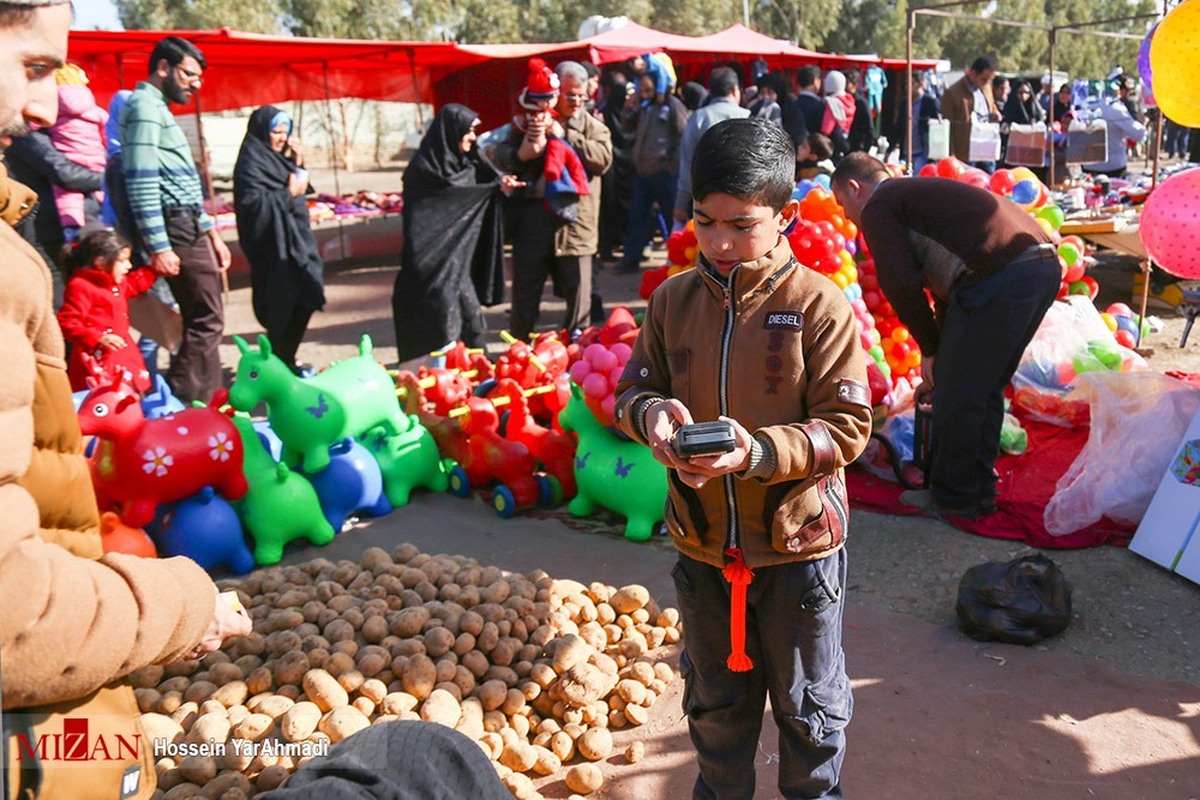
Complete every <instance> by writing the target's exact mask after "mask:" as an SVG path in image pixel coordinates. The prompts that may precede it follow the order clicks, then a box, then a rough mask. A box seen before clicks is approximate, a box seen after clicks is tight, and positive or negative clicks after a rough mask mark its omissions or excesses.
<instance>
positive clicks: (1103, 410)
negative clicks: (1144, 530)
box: [1044, 371, 1200, 536]
mask: <svg viewBox="0 0 1200 800" xmlns="http://www.w3.org/2000/svg"><path fill="white" fill-rule="evenodd" d="M1070 397H1071V398H1072V399H1080V400H1084V401H1086V402H1087V403H1088V405H1089V406H1090V407H1091V416H1092V427H1091V431H1090V433H1089V434H1088V440H1087V444H1085V445H1084V446H1083V449H1082V450H1080V451H1079V455H1078V456H1077V457H1076V458H1075V462H1074V463H1073V464H1071V467H1070V469H1068V470H1067V471H1066V473H1065V474H1064V475H1063V476H1062V478H1060V479H1059V481H1058V486H1057V487H1056V489H1055V492H1054V497H1052V498H1051V499H1050V503H1049V504H1048V505H1047V506H1046V512H1045V515H1044V517H1045V522H1046V530H1047V531H1049V532H1050V533H1051V534H1052V535H1054V536H1065V535H1066V534H1068V533H1073V532H1075V531H1077V530H1080V529H1082V528H1086V527H1087V526H1088V525H1091V524H1093V523H1096V522H1098V521H1099V520H1100V518H1101V517H1108V518H1109V519H1112V520H1115V521H1116V522H1122V523H1126V524H1129V525H1136V524H1137V523H1138V522H1140V521H1141V519H1142V516H1143V515H1144V514H1145V513H1146V509H1147V508H1148V507H1149V506H1150V500H1151V499H1152V498H1153V497H1154V492H1155V490H1156V489H1157V488H1158V484H1159V481H1161V480H1162V476H1163V472H1164V471H1165V470H1166V469H1167V467H1169V466H1170V464H1171V459H1172V458H1173V457H1174V455H1175V451H1176V449H1177V448H1178V446H1179V439H1180V437H1182V436H1183V434H1184V432H1185V431H1186V430H1187V427H1188V423H1189V422H1191V419H1192V417H1193V416H1194V415H1195V413H1196V409H1197V408H1200V389H1197V388H1195V387H1193V386H1189V385H1188V384H1186V383H1184V382H1183V381H1179V380H1176V379H1174V378H1168V377H1167V376H1166V375H1163V374H1162V373H1159V372H1151V371H1145V372H1089V373H1086V374H1084V375H1080V376H1079V377H1078V378H1077V379H1076V381H1075V384H1074V387H1073V391H1072V392H1071V395H1070Z"/></svg>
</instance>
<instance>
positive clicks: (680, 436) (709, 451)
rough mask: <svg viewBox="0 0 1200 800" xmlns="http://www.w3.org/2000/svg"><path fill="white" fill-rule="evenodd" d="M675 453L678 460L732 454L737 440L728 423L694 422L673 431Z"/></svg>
mask: <svg viewBox="0 0 1200 800" xmlns="http://www.w3.org/2000/svg"><path fill="white" fill-rule="evenodd" d="M673 442H674V445H675V453H676V455H678V456H679V457H680V458H692V457H693V456H716V455H720V454H721V453H730V452H733V449H734V448H735V447H737V439H736V438H735V437H734V435H733V426H732V425H730V424H729V423H728V422H721V421H717V422H696V423H693V424H691V425H684V426H682V427H680V428H679V430H677V431H675V439H674V440H673Z"/></svg>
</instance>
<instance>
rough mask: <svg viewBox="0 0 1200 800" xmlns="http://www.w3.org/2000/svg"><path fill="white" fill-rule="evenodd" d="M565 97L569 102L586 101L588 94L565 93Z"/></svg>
mask: <svg viewBox="0 0 1200 800" xmlns="http://www.w3.org/2000/svg"><path fill="white" fill-rule="evenodd" d="M563 98H564V99H565V100H566V101H567V102H568V103H586V102H587V99H588V96H587V95H586V94H564V95H563Z"/></svg>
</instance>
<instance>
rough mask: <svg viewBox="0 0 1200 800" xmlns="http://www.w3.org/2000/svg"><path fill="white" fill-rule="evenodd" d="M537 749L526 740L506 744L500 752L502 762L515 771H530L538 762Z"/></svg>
mask: <svg viewBox="0 0 1200 800" xmlns="http://www.w3.org/2000/svg"><path fill="white" fill-rule="evenodd" d="M537 758H538V756H537V751H536V750H534V749H533V747H532V746H530V745H529V744H526V743H525V742H517V743H516V744H512V745H506V746H505V748H504V752H502V753H501V754H500V763H501V764H503V765H504V766H506V767H508V768H509V769H511V770H512V771H514V772H528V771H529V770H531V769H533V765H534V764H536V763H537Z"/></svg>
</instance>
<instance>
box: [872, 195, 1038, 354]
mask: <svg viewBox="0 0 1200 800" xmlns="http://www.w3.org/2000/svg"><path fill="white" fill-rule="evenodd" d="M862 231H863V236H865V237H866V240H867V246H868V247H870V248H871V255H872V256H873V257H874V259H875V269H876V271H877V273H878V277H879V288H880V289H882V290H883V293H884V295H886V296H887V299H888V302H889V303H891V304H892V307H893V308H894V309H895V310H896V316H897V317H899V318H900V321H901V322H903V323H904V324H905V325H906V326H907V327H908V330H909V332H910V333H912V335H913V338H914V339H916V340H917V344H919V345H920V346H921V352H922V353H924V354H925V355H936V354H937V351H938V344H939V336H938V324H937V320H936V319H935V318H934V314H933V311H932V310H931V309H930V307H929V301H928V299H927V298H926V297H925V289H928V290H929V293H930V294H931V295H933V298H934V301H935V302H938V303H945V302H946V301H948V300H949V298H950V292H951V289H952V287H953V284H954V281H955V280H956V279H957V278H958V277H959V276H960V274H961V273H962V272H963V271H964V270H969V271H972V272H974V273H977V274H978V275H980V276H986V275H991V274H992V273H994V272H997V271H999V270H1001V269H1003V268H1004V267H1005V266H1007V265H1008V264H1009V263H1011V262H1012V261H1013V260H1014V259H1016V257H1017V256H1019V255H1020V254H1021V253H1022V252H1023V251H1024V250H1026V249H1027V248H1029V247H1032V246H1033V245H1036V244H1041V243H1043V242H1048V241H1050V237H1048V236H1047V235H1046V232H1045V231H1043V230H1042V229H1041V227H1040V226H1039V225H1038V224H1037V223H1036V222H1035V221H1034V219H1033V217H1032V216H1030V214H1029V213H1028V212H1026V211H1024V210H1022V208H1021V207H1020V206H1018V205H1017V204H1016V203H1014V202H1012V201H1011V200H1006V199H1005V198H1003V197H999V196H997V195H994V194H992V193H991V192H989V191H987V190H986V189H977V188H975V187H974V186H969V185H967V184H965V183H959V182H958V181H952V180H947V179H945V178H903V179H892V180H887V181H884V182H883V183H882V184H880V185H879V186H878V187H877V188H876V189H875V192H874V194H872V195H871V199H870V200H868V201H867V204H866V206H865V207H864V208H863V212H862Z"/></svg>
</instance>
